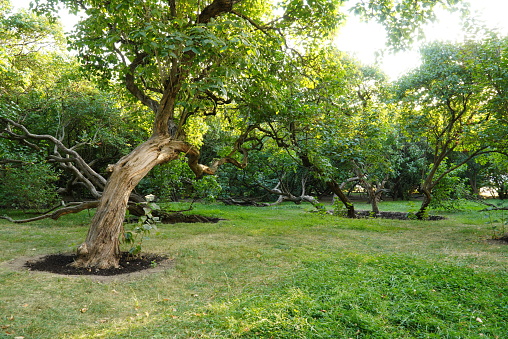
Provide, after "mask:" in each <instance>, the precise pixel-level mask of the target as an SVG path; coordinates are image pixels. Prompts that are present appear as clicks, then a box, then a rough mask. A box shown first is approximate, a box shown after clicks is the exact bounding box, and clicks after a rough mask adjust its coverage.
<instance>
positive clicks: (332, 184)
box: [326, 180, 356, 218]
mask: <svg viewBox="0 0 508 339" xmlns="http://www.w3.org/2000/svg"><path fill="white" fill-rule="evenodd" d="M326 184H327V185H328V187H329V188H330V189H331V190H332V192H333V193H335V194H336V195H337V196H338V197H339V199H340V201H341V202H342V203H343V204H344V206H345V207H346V210H347V217H348V218H356V213H355V206H354V205H353V203H352V202H351V200H349V199H348V197H347V196H346V195H345V194H344V192H343V191H342V190H341V189H340V186H339V184H337V182H336V181H335V180H330V181H328V182H327V183H326Z"/></svg>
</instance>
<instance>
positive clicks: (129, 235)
mask: <svg viewBox="0 0 508 339" xmlns="http://www.w3.org/2000/svg"><path fill="white" fill-rule="evenodd" d="M140 205H141V207H142V208H143V212H144V213H143V215H142V216H140V217H139V220H138V222H137V224H134V225H133V226H132V228H131V229H130V230H126V231H124V233H123V237H122V242H123V243H125V244H127V245H128V246H130V248H129V249H128V250H127V252H128V253H129V255H130V256H139V255H141V251H142V250H143V247H142V246H143V240H144V239H145V238H147V237H148V236H149V235H150V234H151V232H152V231H154V230H156V229H157V223H159V222H160V220H159V217H155V216H154V215H153V214H152V212H153V211H156V210H160V207H159V205H157V204H156V203H154V202H153V201H151V199H147V202H146V203H141V204H140Z"/></svg>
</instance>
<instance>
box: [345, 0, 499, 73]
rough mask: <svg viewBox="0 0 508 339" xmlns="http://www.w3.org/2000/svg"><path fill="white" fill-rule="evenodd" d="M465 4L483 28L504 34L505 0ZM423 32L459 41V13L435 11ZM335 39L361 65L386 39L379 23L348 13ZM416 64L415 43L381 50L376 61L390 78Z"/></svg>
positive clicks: (461, 36)
mask: <svg viewBox="0 0 508 339" xmlns="http://www.w3.org/2000/svg"><path fill="white" fill-rule="evenodd" d="M465 1H466V0H465ZM351 2H355V1H351ZM469 3H470V4H471V7H470V11H471V14H473V15H475V16H477V17H478V19H480V20H481V21H482V22H483V23H484V24H485V25H486V26H487V27H489V28H497V29H498V30H499V32H501V33H503V34H505V35H508V20H507V18H506V15H507V13H508V1H506V0H469ZM425 35H426V40H427V41H434V40H441V41H463V40H464V32H463V30H462V28H461V21H460V15H459V13H449V12H445V11H441V12H439V14H438V22H436V23H434V24H432V25H429V26H428V27H426V28H425ZM335 41H336V43H337V46H338V48H339V49H340V50H343V51H346V52H350V53H351V54H354V55H355V56H356V57H357V58H358V59H359V60H360V61H361V62H363V63H365V64H374V63H375V62H376V51H379V50H381V49H383V48H384V45H385V41H386V39H385V33H384V30H383V28H382V27H381V26H380V25H379V24H376V23H364V22H360V19H359V18H358V17H355V16H354V15H352V14H351V15H349V18H348V20H347V22H346V25H345V26H344V27H343V28H342V29H341V32H340V34H339V36H338V37H337V39H336V40H335ZM418 64H419V56H418V47H417V46H416V47H415V48H414V50H413V51H407V52H399V53H397V54H395V55H393V54H388V53H385V55H384V57H383V59H382V60H379V66H380V68H381V69H382V70H383V71H384V72H385V73H387V74H388V76H389V77H390V78H391V79H396V78H397V77H399V76H400V75H402V74H404V73H406V72H407V71H408V70H410V69H412V68H415V67H417V66H418Z"/></svg>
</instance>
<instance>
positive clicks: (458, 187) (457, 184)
mask: <svg viewBox="0 0 508 339" xmlns="http://www.w3.org/2000/svg"><path fill="white" fill-rule="evenodd" d="M452 165H453V164H452ZM449 167H450V164H448V162H447V161H444V162H443V164H441V166H440V167H439V170H438V171H437V172H436V175H437V176H439V175H440V174H442V173H443V172H445V171H446V170H447V169H448V168H449ZM464 170H465V166H463V167H460V168H458V169H456V170H454V171H452V172H450V173H448V174H447V175H446V176H445V177H443V178H442V179H441V180H439V182H438V183H437V184H436V186H434V189H433V190H432V198H433V199H432V201H431V203H430V207H431V208H434V209H444V210H455V209H458V208H459V207H460V206H461V203H462V201H463V200H464V199H466V198H467V197H468V196H470V194H471V193H470V192H469V191H468V189H467V187H466V182H465V180H464V178H462V177H461V176H462V175H463V172H464Z"/></svg>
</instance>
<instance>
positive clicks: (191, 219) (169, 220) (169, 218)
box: [161, 213, 222, 224]
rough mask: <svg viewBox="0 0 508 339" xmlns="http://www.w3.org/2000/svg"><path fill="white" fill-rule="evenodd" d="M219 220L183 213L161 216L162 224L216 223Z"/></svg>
mask: <svg viewBox="0 0 508 339" xmlns="http://www.w3.org/2000/svg"><path fill="white" fill-rule="evenodd" d="M220 220H222V219H220V218H212V217H205V216H203V215H197V214H183V213H171V214H164V215H161V222H162V223H163V224H176V223H181V222H182V223H195V222H203V223H217V222H219V221H220Z"/></svg>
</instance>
